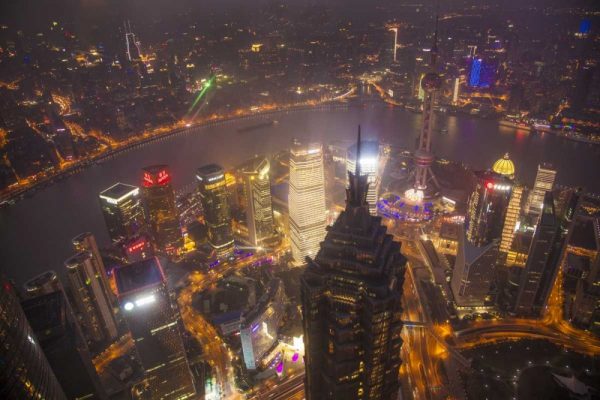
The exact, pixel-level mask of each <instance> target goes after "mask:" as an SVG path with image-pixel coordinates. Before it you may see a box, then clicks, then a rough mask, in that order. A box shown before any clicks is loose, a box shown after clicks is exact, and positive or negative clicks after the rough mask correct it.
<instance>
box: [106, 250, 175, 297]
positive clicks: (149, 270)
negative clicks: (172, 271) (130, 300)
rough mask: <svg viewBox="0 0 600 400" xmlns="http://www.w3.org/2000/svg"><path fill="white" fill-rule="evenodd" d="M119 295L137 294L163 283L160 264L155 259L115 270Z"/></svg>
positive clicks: (163, 278) (163, 277)
mask: <svg viewBox="0 0 600 400" xmlns="http://www.w3.org/2000/svg"><path fill="white" fill-rule="evenodd" d="M115 281H116V283H117V291H118V293H119V295H124V294H126V293H129V292H137V291H140V290H143V289H146V288H149V287H152V286H156V285H158V284H161V283H163V282H164V281H165V275H164V273H163V270H162V267H161V265H160V262H159V261H158V259H157V258H156V257H152V258H148V259H146V260H142V261H138V262H136V263H133V264H128V265H125V266H123V267H120V268H117V269H116V270H115Z"/></svg>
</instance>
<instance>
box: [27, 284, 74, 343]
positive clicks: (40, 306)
mask: <svg viewBox="0 0 600 400" xmlns="http://www.w3.org/2000/svg"><path fill="white" fill-rule="evenodd" d="M21 305H22V307H23V310H24V311H25V314H27V320H28V321H29V324H30V325H31V328H33V330H34V331H35V332H36V334H37V336H38V339H39V340H46V339H50V338H51V337H53V336H55V335H60V334H62V332H63V326H64V324H65V318H66V306H67V304H66V302H65V297H64V295H63V293H62V292H60V291H57V292H53V293H49V294H45V295H42V296H37V297H35V298H33V299H29V300H25V301H24V302H23V303H22V304H21ZM40 335H42V336H41V337H40Z"/></svg>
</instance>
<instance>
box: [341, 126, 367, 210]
mask: <svg viewBox="0 0 600 400" xmlns="http://www.w3.org/2000/svg"><path fill="white" fill-rule="evenodd" d="M361 147H362V144H361V138H360V125H359V126H358V138H357V140H356V164H355V165H354V172H352V171H348V181H349V183H350V185H349V187H348V189H346V209H348V208H350V207H351V208H355V207H365V206H368V204H367V191H368V190H369V182H368V179H369V177H368V175H361V170H360V153H361Z"/></svg>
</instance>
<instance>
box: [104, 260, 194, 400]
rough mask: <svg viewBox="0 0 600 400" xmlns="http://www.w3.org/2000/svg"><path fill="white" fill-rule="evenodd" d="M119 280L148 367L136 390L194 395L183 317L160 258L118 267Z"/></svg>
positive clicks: (124, 310) (167, 396)
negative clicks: (185, 344) (172, 302)
mask: <svg viewBox="0 0 600 400" xmlns="http://www.w3.org/2000/svg"><path fill="white" fill-rule="evenodd" d="M115 280H116V284H117V292H118V298H119V306H120V308H121V311H122V313H123V315H124V317H125V321H126V322H127V326H128V327H129V331H130V332H131V336H132V338H133V341H134V343H135V349H136V354H137V359H138V360H139V362H140V364H141V365H142V368H143V370H144V383H143V384H142V385H139V388H138V389H135V388H134V391H135V390H141V391H142V392H143V393H145V395H146V396H148V397H146V398H152V399H188V398H193V397H194V396H195V394H196V391H195V388H194V384H193V381H192V375H191V373H190V369H189V366H188V361H187V358H186V353H185V349H184V347H183V340H182V338H181V329H182V327H181V326H180V325H181V317H180V315H179V312H178V311H177V309H176V308H175V307H174V306H173V304H171V298H170V296H169V292H168V289H167V282H166V280H165V276H164V273H163V270H162V267H161V265H160V263H159V261H158V259H157V258H156V257H153V258H148V259H146V260H143V261H140V262H137V263H133V264H128V265H125V266H123V267H120V268H117V269H116V270H115ZM140 397H142V398H144V397H143V396H140Z"/></svg>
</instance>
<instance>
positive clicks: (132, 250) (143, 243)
mask: <svg viewBox="0 0 600 400" xmlns="http://www.w3.org/2000/svg"><path fill="white" fill-rule="evenodd" d="M145 245H146V241H141V242H139V243H136V244H134V245H131V246H129V247H128V248H127V251H128V252H129V253H133V252H134V251H136V250H139V249H141V248H142V247H144V246H145Z"/></svg>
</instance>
